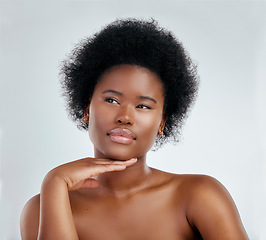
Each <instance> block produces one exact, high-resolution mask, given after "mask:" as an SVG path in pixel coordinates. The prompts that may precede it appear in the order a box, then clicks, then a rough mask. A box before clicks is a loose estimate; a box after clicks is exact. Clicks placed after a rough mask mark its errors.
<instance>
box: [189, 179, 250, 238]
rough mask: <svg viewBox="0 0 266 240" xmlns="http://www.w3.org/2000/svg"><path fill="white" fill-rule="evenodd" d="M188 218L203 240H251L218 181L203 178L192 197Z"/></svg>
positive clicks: (229, 198) (232, 203) (196, 185)
mask: <svg viewBox="0 0 266 240" xmlns="http://www.w3.org/2000/svg"><path fill="white" fill-rule="evenodd" d="M187 217H188V220H189V222H190V224H191V225H192V226H194V227H195V228H197V230H198V231H199V232H200V234H201V236H202V237H203V239H216V240H220V239H221V240H222V239H227V240H230V239H232V240H237V239H239V240H240V239H241V240H243V239H248V236H247V234H246V232H245V229H244V227H243V225H242V222H241V219H240V216H239V213H238V210H237V208H236V205H235V203H234V201H233V199H232V198H231V196H230V194H229V193H228V191H227V190H226V189H225V187H224V186H223V185H222V184H221V183H219V182H218V181H217V180H215V179H213V178H211V177H208V176H200V177H199V178H198V179H197V181H196V182H195V184H194V186H193V190H192V193H191V195H190V200H189V206H188V210H187Z"/></svg>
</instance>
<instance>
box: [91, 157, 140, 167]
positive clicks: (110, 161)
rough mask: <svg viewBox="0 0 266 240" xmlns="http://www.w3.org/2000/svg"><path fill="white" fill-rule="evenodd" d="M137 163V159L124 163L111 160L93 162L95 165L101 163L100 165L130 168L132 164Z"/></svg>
mask: <svg viewBox="0 0 266 240" xmlns="http://www.w3.org/2000/svg"><path fill="white" fill-rule="evenodd" d="M136 162H137V158H131V159H128V160H125V161H122V160H112V159H104V160H103V161H99V162H98V161H95V163H96V164H99V163H102V164H117V165H125V166H131V165H132V164H134V163H136Z"/></svg>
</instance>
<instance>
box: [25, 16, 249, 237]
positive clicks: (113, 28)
mask: <svg viewBox="0 0 266 240" xmlns="http://www.w3.org/2000/svg"><path fill="white" fill-rule="evenodd" d="M62 75H63V78H62V85H63V89H64V94H65V96H66V98H67V103H68V110H69V112H70V115H71V116H72V118H73V119H74V120H75V121H77V122H78V125H79V127H81V128H83V129H88V132H89V136H90V139H91V141H92V143H93V144H94V158H85V159H80V160H77V161H73V162H70V163H67V164H64V165H61V166H59V167H56V168H54V169H53V170H51V171H50V172H49V173H48V174H47V175H46V177H45V179H44V181H43V184H42V188H41V193H40V195H37V196H35V197H33V198H32V199H31V200H29V202H28V203H27V204H26V206H25V207H24V210H23V212H22V215H21V235H22V239H27V240H31V239H64V240H66V239H71V240H74V239H93V240H97V239H108V240H110V239H115V240H120V239H121V240H122V239H123V240H124V239H126V240H129V239H134V240H135V239H147V240H148V239H152V240H156V239H158V240H159V239H167V240H171V239H173V240H174V239H179V240H180V239H216V240H217V239H232V240H233V239H234V240H236V239H241V240H242V239H248V237H247V234H246V232H245V230H244V228H243V225H242V223H241V220H240V217H239V214H238V211H237V209H236V206H235V204H234V202H233V200H232V198H231V197H230V195H229V193H228V192H227V190H226V189H225V188H224V187H223V186H222V185H221V184H220V183H219V182H218V181H217V180H215V179H213V178H211V177H208V176H202V175H178V174H170V173H167V172H162V171H159V170H156V169H153V168H150V167H148V166H147V164H146V154H147V152H148V151H149V150H150V148H151V147H152V146H153V144H154V145H155V148H156V147H157V148H158V147H160V146H162V145H163V144H164V143H166V142H167V141H177V140H178V132H179V130H180V127H181V124H182V122H183V120H184V119H185V117H186V114H187V111H188V109H189V107H190V106H191V104H192V103H193V100H194V98H195V95H196V92H197V85H198V84H197V74H196V69H195V67H194V65H193V64H192V62H191V60H190V58H189V56H188V54H187V53H186V51H185V50H184V48H183V47H182V45H181V43H180V42H178V40H176V39H175V37H174V36H173V34H172V33H171V32H169V31H167V30H165V29H162V28H160V27H159V26H158V25H157V23H156V22H154V21H152V22H145V21H140V20H135V19H127V20H117V21H115V22H113V23H111V24H109V25H108V26H107V27H105V28H104V29H103V30H102V31H100V32H99V33H97V34H95V35H94V36H93V37H91V38H88V39H86V40H85V41H84V42H82V43H81V44H80V46H79V47H77V48H76V49H74V51H73V52H72V55H71V56H70V57H69V59H68V60H67V61H65V62H64V64H63V67H62Z"/></svg>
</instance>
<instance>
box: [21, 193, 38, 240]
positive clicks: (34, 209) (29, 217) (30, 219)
mask: <svg viewBox="0 0 266 240" xmlns="http://www.w3.org/2000/svg"><path fill="white" fill-rule="evenodd" d="M39 216H40V195H39V194H38V195H36V196H34V197H32V198H31V199H30V200H29V201H28V202H27V203H26V205H25V206H24V208H23V210H22V213H21V217H20V231H21V237H22V239H27V240H31V239H32V240H33V239H34V240H36V239H37V236H38V229H39Z"/></svg>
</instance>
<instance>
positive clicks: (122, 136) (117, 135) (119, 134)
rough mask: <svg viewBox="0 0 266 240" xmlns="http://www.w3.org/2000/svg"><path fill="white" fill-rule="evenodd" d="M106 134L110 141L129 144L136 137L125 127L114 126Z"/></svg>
mask: <svg viewBox="0 0 266 240" xmlns="http://www.w3.org/2000/svg"><path fill="white" fill-rule="evenodd" d="M107 135H108V136H110V138H111V140H112V141H114V142H117V143H122V144H130V143H132V142H133V141H134V140H135V139H136V137H135V135H134V134H133V133H132V132H131V131H130V130H129V129H126V128H114V129H113V130H111V131H110V132H108V133H107Z"/></svg>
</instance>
